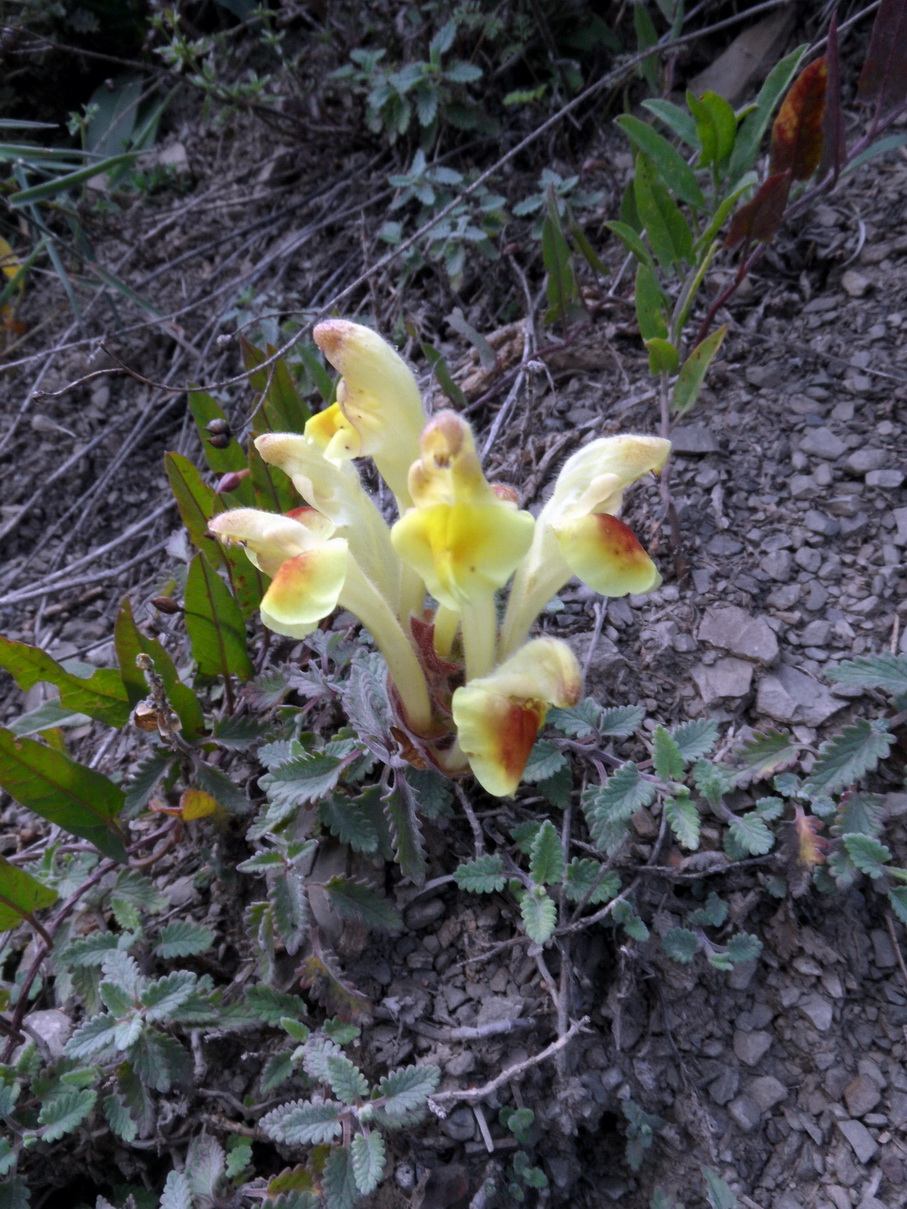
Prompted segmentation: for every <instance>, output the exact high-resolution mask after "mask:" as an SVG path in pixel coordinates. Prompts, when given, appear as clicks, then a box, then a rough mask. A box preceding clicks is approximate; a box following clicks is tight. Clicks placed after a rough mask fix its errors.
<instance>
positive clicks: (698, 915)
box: [687, 890, 729, 928]
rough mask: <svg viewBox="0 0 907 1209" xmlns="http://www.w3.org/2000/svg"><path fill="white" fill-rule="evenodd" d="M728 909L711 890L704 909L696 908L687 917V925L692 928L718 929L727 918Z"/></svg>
mask: <svg viewBox="0 0 907 1209" xmlns="http://www.w3.org/2000/svg"><path fill="white" fill-rule="evenodd" d="M728 911H729V907H728V905H727V903H726V902H724V901H723V900H722V899H720V898H719V897H718V895H717V894H716V893H715V891H714V890H712V891H711V892H710V894H709V896H708V898H707V899H706V901H705V906H704V907H697V908H696V910H695V911H691V912H690V914H689V915H688V916H687V923H689V924H691V925H692V926H693V927H694V928H720V927H721V925H722V924H723V923H724V921H725V920H726V919H727V917H728Z"/></svg>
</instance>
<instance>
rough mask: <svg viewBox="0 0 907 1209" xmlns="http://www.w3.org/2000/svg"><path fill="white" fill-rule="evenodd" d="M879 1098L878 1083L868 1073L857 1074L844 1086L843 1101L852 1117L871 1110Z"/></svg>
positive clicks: (880, 1096) (862, 1114)
mask: <svg viewBox="0 0 907 1209" xmlns="http://www.w3.org/2000/svg"><path fill="white" fill-rule="evenodd" d="M881 1098H882V1093H881V1091H880V1090H879V1085H878V1083H876V1081H875V1080H874V1079H870V1077H869V1076H868V1075H857V1077H856V1079H854V1080H853V1081H852V1082H851V1083H849V1084H848V1085H847V1087H845V1088H844V1101H845V1103H846V1104H847V1111H848V1112H849V1113H850V1115H851V1116H852V1117H865V1116H866V1114H867V1113H868V1112H872V1110H873V1109H874V1108H875V1106H876V1105H877V1104H878V1102H879V1101H880V1100H881Z"/></svg>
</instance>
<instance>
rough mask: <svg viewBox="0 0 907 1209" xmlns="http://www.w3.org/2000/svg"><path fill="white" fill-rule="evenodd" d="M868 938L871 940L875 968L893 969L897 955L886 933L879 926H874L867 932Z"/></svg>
mask: <svg viewBox="0 0 907 1209" xmlns="http://www.w3.org/2000/svg"><path fill="white" fill-rule="evenodd" d="M869 939H870V941H871V942H872V960H873V962H874V963H875V966H876V968H877V969H879V970H893V969H894V967H895V966H896V965H897V957H896V955H895V951H894V946H893V945H892V943H891V937H890V936H889V935H888V933H887V932H883V931H882V929H881V928H875V929H874V930H873V931H872V932H870V933H869Z"/></svg>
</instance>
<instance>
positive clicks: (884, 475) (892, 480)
mask: <svg viewBox="0 0 907 1209" xmlns="http://www.w3.org/2000/svg"><path fill="white" fill-rule="evenodd" d="M903 482H904V474H903V471H901V470H870V471H868V472H867V474H866V485H867V487H892V488H893V487H900V486H901V484H902V483H903Z"/></svg>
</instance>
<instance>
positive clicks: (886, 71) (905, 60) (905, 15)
mask: <svg viewBox="0 0 907 1209" xmlns="http://www.w3.org/2000/svg"><path fill="white" fill-rule="evenodd" d="M857 95H858V96H859V98H860V100H861V101H866V102H869V103H871V102H875V104H876V107H877V110H878V112H879V114H885V113H889V112H890V111H891V110H892V109H894V107H895V106H896V105H900V104H901V103H902V102H903V101H905V100H907V0H882V3H881V5H880V7H879V11H878V13H876V19H875V25H873V27H872V36H871V37H870V39H869V51H868V53H867V55H866V62H865V63H864V64H863V71H862V72H861V74H860V87H859V91H858V93H857Z"/></svg>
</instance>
